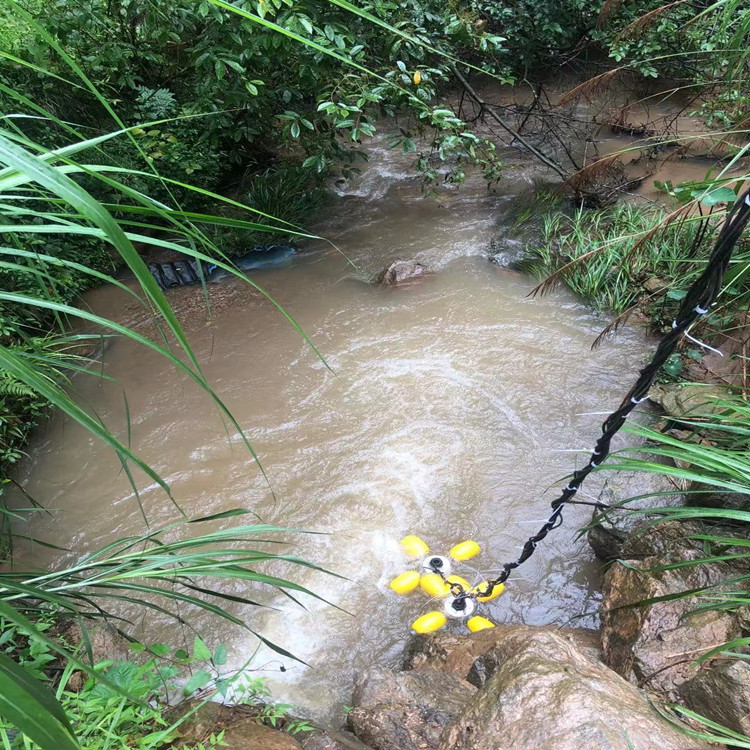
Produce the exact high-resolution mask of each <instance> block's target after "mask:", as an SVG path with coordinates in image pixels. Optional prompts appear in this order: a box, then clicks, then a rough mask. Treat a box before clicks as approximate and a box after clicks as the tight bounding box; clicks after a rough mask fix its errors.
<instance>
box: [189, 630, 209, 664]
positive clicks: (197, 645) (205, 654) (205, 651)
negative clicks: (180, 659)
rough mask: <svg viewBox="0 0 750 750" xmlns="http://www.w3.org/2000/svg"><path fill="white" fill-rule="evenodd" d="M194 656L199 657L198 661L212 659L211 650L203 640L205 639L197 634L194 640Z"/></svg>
mask: <svg viewBox="0 0 750 750" xmlns="http://www.w3.org/2000/svg"><path fill="white" fill-rule="evenodd" d="M193 658H195V659H197V660H198V661H210V660H211V650H210V649H209V648H208V646H206V644H205V643H204V642H203V639H202V638H201V637H200V636H197V635H196V636H195V640H194V641H193Z"/></svg>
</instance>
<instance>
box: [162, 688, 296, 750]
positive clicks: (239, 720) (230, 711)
mask: <svg viewBox="0 0 750 750" xmlns="http://www.w3.org/2000/svg"><path fill="white" fill-rule="evenodd" d="M197 704H200V705H198V707H197V709H196V705H197ZM194 709H195V710H194ZM191 711H192V713H190V712H191ZM188 713H190V715H189V716H188V718H187V719H186V720H185V721H183V722H182V723H181V724H180V727H179V732H180V736H179V742H180V744H179V747H183V746H189V747H192V746H193V745H199V744H200V743H205V742H206V740H207V739H208V738H209V737H210V736H211V735H212V734H219V732H221V731H223V732H224V743H225V744H224V745H223V746H224V747H227V748H231V750H302V745H300V743H299V742H297V740H296V739H294V738H293V737H292V736H291V735H289V734H287V733H285V732H282V731H280V730H278V729H272V728H271V727H267V726H263V725H262V724H259V723H258V719H257V711H253V709H252V708H251V707H249V706H242V705H238V706H225V705H223V704H221V703H215V702H213V701H208V702H206V703H202V702H201V701H196V700H190V701H186V702H185V703H182V704H180V705H178V706H174V707H173V708H172V709H170V711H169V713H168V714H167V719H168V720H169V721H170V722H174V721H177V720H178V719H179V718H181V717H182V716H184V715H185V714H188ZM176 746H177V745H175V747H176Z"/></svg>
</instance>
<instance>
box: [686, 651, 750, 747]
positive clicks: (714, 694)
mask: <svg viewBox="0 0 750 750" xmlns="http://www.w3.org/2000/svg"><path fill="white" fill-rule="evenodd" d="M680 695H681V696H682V698H683V699H684V701H685V703H686V705H687V706H688V707H689V708H692V709H693V711H696V712H697V713H699V714H701V716H705V717H706V718H707V719H712V720H713V721H715V722H717V723H719V724H722V725H723V726H726V727H729V729H734V731H735V732H740V733H741V734H750V664H748V663H747V662H746V661H740V660H737V661H718V662H715V663H713V664H712V665H711V666H710V667H709V668H708V669H703V670H702V671H700V672H698V674H697V675H696V676H695V677H693V679H692V680H690V681H689V682H686V683H685V684H684V685H682V686H681V687H680Z"/></svg>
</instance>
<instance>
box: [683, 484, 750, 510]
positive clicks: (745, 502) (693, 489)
mask: <svg viewBox="0 0 750 750" xmlns="http://www.w3.org/2000/svg"><path fill="white" fill-rule="evenodd" d="M687 502H688V504H689V505H697V506H699V507H701V508H728V509H729V510H748V506H750V493H748V494H745V493H742V492H728V491H727V490H722V489H720V488H718V487H713V486H712V485H710V484H705V483H703V482H693V484H691V485H690V492H689V493H688V495H687Z"/></svg>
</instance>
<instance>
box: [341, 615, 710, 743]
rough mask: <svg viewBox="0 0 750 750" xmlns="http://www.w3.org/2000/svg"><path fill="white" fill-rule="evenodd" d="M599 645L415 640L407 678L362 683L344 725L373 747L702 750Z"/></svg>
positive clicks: (555, 631) (376, 674)
mask: <svg viewBox="0 0 750 750" xmlns="http://www.w3.org/2000/svg"><path fill="white" fill-rule="evenodd" d="M598 640H599V639H598V633H596V632H595V631H589V630H579V629H574V628H556V627H552V626H545V627H533V626H527V625H501V626H497V627H496V628H494V629H491V630H484V631H481V632H479V633H474V634H472V635H455V634H452V633H436V634H432V635H421V636H417V637H416V638H413V639H412V640H411V642H410V643H409V645H408V646H407V649H406V652H405V655H404V667H405V669H406V670H407V671H405V672H401V673H394V672H390V671H388V670H382V669H375V670H369V671H368V672H366V673H365V674H364V675H363V676H362V677H361V678H360V680H359V681H358V683H357V688H356V690H355V695H354V703H355V705H356V707H355V708H354V709H353V710H352V711H351V712H350V714H349V717H350V723H351V724H352V726H353V729H354V730H355V733H356V734H357V736H358V737H359V738H360V739H361V740H363V741H365V742H366V743H367V744H368V745H370V746H371V747H372V748H373V750H553V749H554V750H573V749H575V750H580V748H591V750H615V749H616V750H628V748H629V749H630V750H653V748H655V747H656V746H657V745H655V744H654V738H655V737H658V738H659V744H658V747H659V748H660V750H690V749H695V750H703V748H705V747H706V746H705V745H703V744H701V743H697V742H692V741H691V740H690V739H689V738H688V737H686V736H685V735H684V734H683V733H681V732H679V731H678V730H677V729H676V728H674V727H673V726H672V725H671V724H669V723H668V722H667V721H665V720H664V719H663V718H662V717H661V716H660V715H659V714H658V712H657V711H655V710H654V709H653V707H652V706H651V704H650V703H649V700H648V698H647V697H646V695H645V694H644V693H642V692H641V691H640V690H639V689H638V688H636V687H635V686H633V685H631V684H629V683H628V682H626V681H625V680H624V679H622V678H621V677H620V676H619V675H617V674H615V673H614V672H613V671H612V670H611V669H609V668H607V667H606V666H605V665H604V664H603V663H602V661H601V658H600V651H599V643H598ZM469 682H470V683H472V684H473V685H476V686H478V689H476V688H474V687H472V686H471V685H470V684H469Z"/></svg>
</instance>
